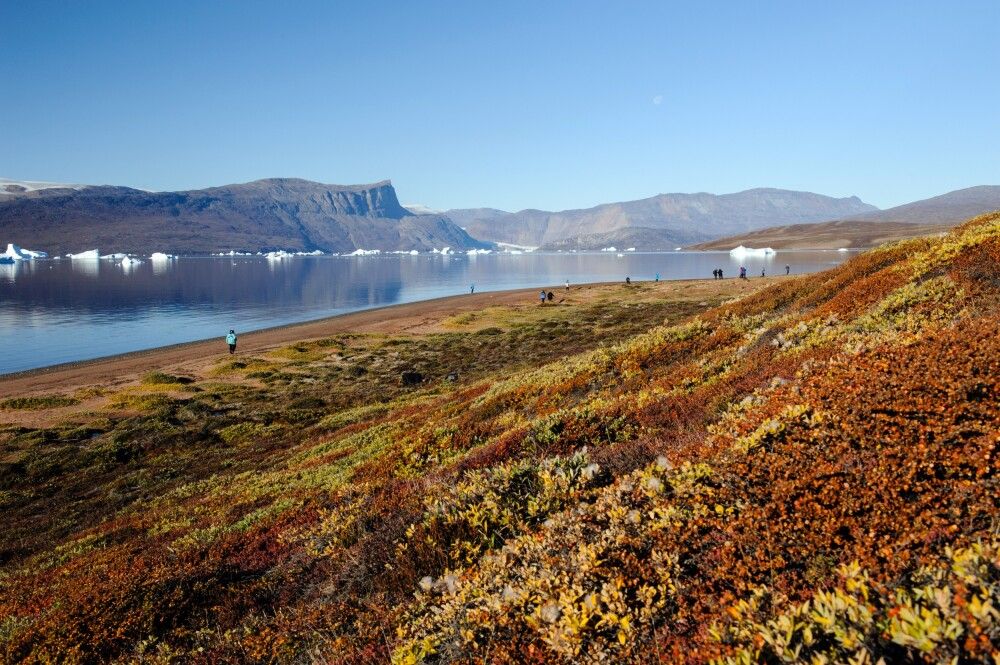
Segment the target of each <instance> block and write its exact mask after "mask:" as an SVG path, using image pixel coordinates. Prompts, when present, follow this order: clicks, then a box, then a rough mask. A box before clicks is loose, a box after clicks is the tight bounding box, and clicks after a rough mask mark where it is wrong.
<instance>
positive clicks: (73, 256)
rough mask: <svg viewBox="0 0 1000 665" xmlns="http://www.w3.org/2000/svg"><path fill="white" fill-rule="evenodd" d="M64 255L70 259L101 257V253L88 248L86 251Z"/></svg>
mask: <svg viewBox="0 0 1000 665" xmlns="http://www.w3.org/2000/svg"><path fill="white" fill-rule="evenodd" d="M66 257H67V258H70V259H99V258H101V253H100V252H99V251H98V250H96V249H89V250H87V251H86V252H78V253H76V254H67V255H66Z"/></svg>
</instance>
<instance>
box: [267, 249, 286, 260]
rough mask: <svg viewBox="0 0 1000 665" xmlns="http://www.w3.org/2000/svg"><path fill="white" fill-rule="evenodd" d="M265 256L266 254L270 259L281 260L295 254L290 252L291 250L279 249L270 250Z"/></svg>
mask: <svg viewBox="0 0 1000 665" xmlns="http://www.w3.org/2000/svg"><path fill="white" fill-rule="evenodd" d="M264 256H266V257H267V258H268V259H271V260H275V261H280V260H281V259H287V258H290V257H291V256H293V254H290V253H289V252H286V251H285V250H283V249H279V250H277V251H275V252H268V253H267V254H265V255H264Z"/></svg>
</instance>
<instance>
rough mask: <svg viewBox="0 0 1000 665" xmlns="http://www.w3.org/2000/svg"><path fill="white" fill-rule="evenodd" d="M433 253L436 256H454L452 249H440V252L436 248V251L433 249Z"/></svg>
mask: <svg viewBox="0 0 1000 665" xmlns="http://www.w3.org/2000/svg"><path fill="white" fill-rule="evenodd" d="M431 252H432V253H434V254H454V252H452V251H451V247H445V248H444V249H440V250H439V249H437V248H435V249H432V250H431Z"/></svg>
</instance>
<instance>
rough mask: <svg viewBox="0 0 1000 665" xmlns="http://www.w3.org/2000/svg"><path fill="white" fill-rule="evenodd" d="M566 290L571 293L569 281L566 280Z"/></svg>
mask: <svg viewBox="0 0 1000 665" xmlns="http://www.w3.org/2000/svg"><path fill="white" fill-rule="evenodd" d="M566 290H567V291H569V280H568V279H567V280H566Z"/></svg>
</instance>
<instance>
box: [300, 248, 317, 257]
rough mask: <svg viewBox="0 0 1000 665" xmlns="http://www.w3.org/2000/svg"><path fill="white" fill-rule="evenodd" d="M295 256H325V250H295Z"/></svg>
mask: <svg viewBox="0 0 1000 665" xmlns="http://www.w3.org/2000/svg"><path fill="white" fill-rule="evenodd" d="M295 256H323V250H321V249H314V250H313V251H311V252H295Z"/></svg>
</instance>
